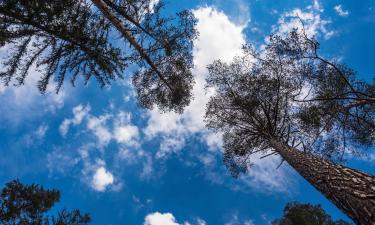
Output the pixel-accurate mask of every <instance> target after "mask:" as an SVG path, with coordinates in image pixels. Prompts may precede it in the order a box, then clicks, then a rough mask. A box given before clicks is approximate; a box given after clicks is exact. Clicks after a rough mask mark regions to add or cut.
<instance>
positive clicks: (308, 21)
mask: <svg viewBox="0 0 375 225" xmlns="http://www.w3.org/2000/svg"><path fill="white" fill-rule="evenodd" d="M323 11H324V9H323V8H322V6H321V5H320V3H319V1H318V0H315V1H314V4H313V5H310V6H308V7H307V8H306V9H299V8H296V9H293V10H292V11H289V12H286V13H284V14H283V15H282V16H281V17H280V18H279V20H278V24H277V26H274V27H273V31H274V32H277V33H280V34H284V33H287V32H289V31H291V30H292V29H293V28H298V29H300V30H301V29H302V23H301V21H302V22H303V24H304V29H305V32H306V35H307V36H309V37H312V36H319V35H320V34H322V35H323V36H324V38H326V39H329V38H330V37H332V35H334V31H330V30H329V29H328V28H327V25H328V24H330V23H331V21H330V20H328V19H323V18H322V16H321V14H322V12H323ZM298 17H299V18H298Z"/></svg>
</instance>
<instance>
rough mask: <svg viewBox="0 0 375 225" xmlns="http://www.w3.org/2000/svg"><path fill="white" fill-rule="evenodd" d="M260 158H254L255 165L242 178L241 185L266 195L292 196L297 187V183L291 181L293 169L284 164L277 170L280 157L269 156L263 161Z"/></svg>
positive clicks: (255, 156)
mask: <svg viewBox="0 0 375 225" xmlns="http://www.w3.org/2000/svg"><path fill="white" fill-rule="evenodd" d="M260 157H261V155H254V156H253V157H252V159H253V161H252V163H253V165H252V166H250V167H249V168H248V171H247V173H246V174H243V175H242V176H241V177H240V180H241V183H243V184H246V185H245V186H247V187H250V188H252V189H253V190H257V191H258V192H262V193H266V194H271V195H272V194H274V193H285V194H291V193H292V192H293V191H294V187H295V181H294V180H293V179H291V177H293V176H292V175H291V173H292V169H291V167H290V166H289V165H287V163H284V165H282V166H281V167H280V168H278V169H277V166H278V165H279V164H280V162H281V158H280V157H279V156H269V157H266V158H263V159H261V158H260ZM240 185H242V184H240ZM239 188H242V187H239Z"/></svg>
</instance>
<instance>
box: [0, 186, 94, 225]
mask: <svg viewBox="0 0 375 225" xmlns="http://www.w3.org/2000/svg"><path fill="white" fill-rule="evenodd" d="M59 199H60V192H59V191H57V190H46V189H44V188H43V187H42V186H39V185H36V184H31V185H24V184H22V183H20V182H19V181H18V180H13V181H11V182H9V183H7V184H6V185H5V187H4V188H3V189H2V190H1V194H0V222H1V224H6V225H29V224H30V225H31V224H33V225H49V224H53V225H85V224H88V223H89V222H90V221H91V219H90V216H89V215H88V214H81V212H80V211H79V210H77V209H76V210H73V211H67V210H66V209H63V210H61V211H59V212H58V213H57V215H56V216H52V215H51V214H50V213H49V212H48V211H49V210H50V209H51V208H52V207H53V205H54V204H55V203H56V202H58V201H59Z"/></svg>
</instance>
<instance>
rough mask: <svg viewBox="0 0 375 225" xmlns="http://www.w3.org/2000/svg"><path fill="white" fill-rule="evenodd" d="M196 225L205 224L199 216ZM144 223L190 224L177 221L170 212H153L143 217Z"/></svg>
mask: <svg viewBox="0 0 375 225" xmlns="http://www.w3.org/2000/svg"><path fill="white" fill-rule="evenodd" d="M196 224H197V225H205V224H206V222H205V221H204V220H202V219H200V218H198V219H197V222H196ZM144 225H191V223H189V222H184V223H178V222H177V221H176V219H175V217H174V216H173V215H172V214H171V213H160V212H155V213H151V214H148V215H147V216H146V217H145V222H144Z"/></svg>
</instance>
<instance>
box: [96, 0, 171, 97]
mask: <svg viewBox="0 0 375 225" xmlns="http://www.w3.org/2000/svg"><path fill="white" fill-rule="evenodd" d="M91 2H92V3H94V5H95V6H96V7H97V8H98V9H99V10H100V12H101V13H102V14H103V15H104V17H105V18H107V19H108V20H109V21H110V22H111V23H112V25H113V26H114V27H115V28H116V29H117V31H118V32H120V33H121V34H122V36H123V37H124V38H125V39H126V40H127V41H128V42H129V43H130V45H131V46H133V48H134V49H135V50H136V51H137V52H138V54H139V55H140V56H141V57H142V58H143V59H144V60H145V61H146V62H147V64H148V65H149V66H150V67H151V68H152V70H153V71H154V72H155V73H156V74H157V75H158V77H159V78H160V80H162V81H163V83H164V84H165V85H167V87H168V88H169V89H170V90H173V88H172V86H170V84H169V83H168V81H167V80H166V79H165V78H164V76H163V75H162V74H161V73H160V71H159V69H158V68H157V67H156V65H155V64H154V62H153V61H152V59H151V58H150V56H149V55H148V54H147V53H146V52H145V50H144V49H143V48H142V46H141V45H140V44H138V42H137V41H136V40H135V38H134V37H133V36H132V34H131V33H130V32H129V31H128V29H127V28H126V27H125V26H124V25H123V24H122V22H121V21H120V20H119V19H118V18H117V17H116V16H115V15H113V14H112V12H111V10H110V9H109V8H108V5H107V4H106V3H105V2H104V1H103V0H91Z"/></svg>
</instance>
